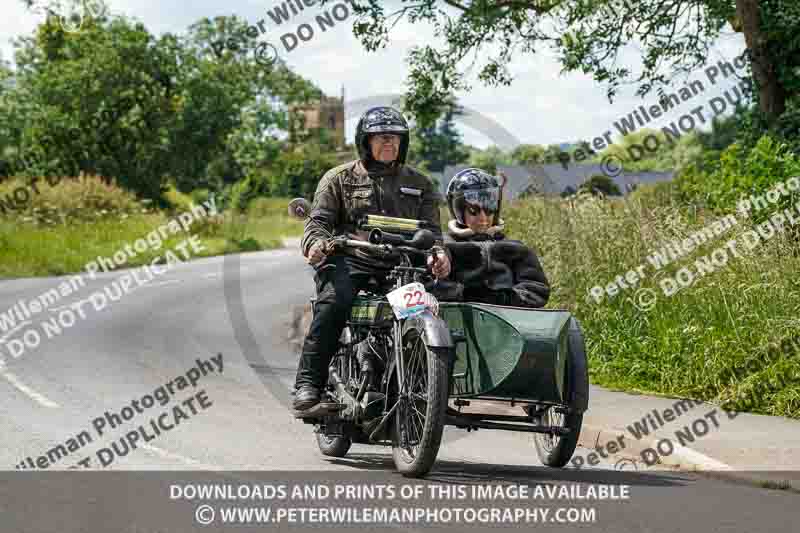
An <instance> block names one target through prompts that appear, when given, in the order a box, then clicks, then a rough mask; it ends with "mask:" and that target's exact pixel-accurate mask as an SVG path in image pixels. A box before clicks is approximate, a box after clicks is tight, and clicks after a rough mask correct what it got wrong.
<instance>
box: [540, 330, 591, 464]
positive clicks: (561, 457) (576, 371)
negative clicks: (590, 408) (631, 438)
mask: <svg viewBox="0 0 800 533" xmlns="http://www.w3.org/2000/svg"><path fill="white" fill-rule="evenodd" d="M567 397H568V398H569V404H568V410H567V412H566V413H560V412H557V411H556V409H557V408H556V407H552V406H551V407H548V408H547V410H546V411H545V412H544V413H543V414H542V415H541V416H540V417H539V418H538V419H537V423H539V424H541V425H544V426H557V427H564V428H570V432H569V433H567V434H566V435H561V436H559V435H549V434H545V433H534V437H533V442H534V444H535V445H536V452H537V453H538V455H539V460H540V461H541V462H542V464H544V465H546V466H550V467H553V468H562V467H563V466H564V465H566V464H567V463H568V462H569V460H570V459H571V458H572V454H574V453H575V448H576V446H577V445H578V439H579V438H580V435H581V426H582V425H583V410H584V409H585V406H586V405H587V404H588V398H589V372H588V363H587V361H586V347H585V344H584V341H583V333H582V332H581V327H580V324H578V321H577V320H575V319H574V318H572V319H570V324H569V330H568V331H567Z"/></svg>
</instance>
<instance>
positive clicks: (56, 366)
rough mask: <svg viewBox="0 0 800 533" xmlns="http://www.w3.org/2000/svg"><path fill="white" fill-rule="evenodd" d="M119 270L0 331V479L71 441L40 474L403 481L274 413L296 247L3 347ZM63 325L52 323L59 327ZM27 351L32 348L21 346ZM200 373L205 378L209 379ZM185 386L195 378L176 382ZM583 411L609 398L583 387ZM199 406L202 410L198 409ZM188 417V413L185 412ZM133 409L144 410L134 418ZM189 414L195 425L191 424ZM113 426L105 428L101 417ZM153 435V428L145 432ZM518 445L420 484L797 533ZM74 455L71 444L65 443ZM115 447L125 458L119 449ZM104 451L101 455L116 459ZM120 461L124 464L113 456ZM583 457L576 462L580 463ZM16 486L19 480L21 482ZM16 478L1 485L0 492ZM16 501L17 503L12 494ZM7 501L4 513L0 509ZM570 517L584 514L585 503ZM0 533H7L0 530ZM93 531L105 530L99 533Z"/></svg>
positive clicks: (28, 295) (752, 506) (775, 510)
mask: <svg viewBox="0 0 800 533" xmlns="http://www.w3.org/2000/svg"><path fill="white" fill-rule="evenodd" d="M122 275H124V272H115V273H108V274H102V275H100V276H99V277H98V278H97V279H95V280H87V283H86V286H85V287H83V288H82V289H81V290H80V291H79V292H76V293H73V294H70V295H68V296H66V297H64V298H63V299H60V300H59V301H58V302H57V305H55V306H53V307H51V308H49V309H47V310H46V311H44V312H42V313H40V314H38V315H35V316H33V317H32V318H31V324H26V325H24V326H22V327H21V328H19V329H17V330H16V331H14V332H11V333H9V332H8V331H6V332H3V331H2V330H0V354H3V356H4V359H5V364H4V365H0V434H2V435H3V440H4V442H3V446H2V447H0V465H2V468H3V469H6V470H10V471H15V470H16V468H15V467H16V466H17V465H19V464H20V463H21V462H22V461H24V460H25V459H26V458H28V457H31V459H32V461H34V462H35V461H36V460H37V458H38V457H40V456H43V455H45V456H46V454H47V452H48V450H51V449H52V448H53V447H54V446H56V445H57V444H59V443H63V444H64V446H65V447H67V446H68V444H67V443H68V442H69V439H72V438H75V439H78V435H80V434H81V432H84V433H85V434H89V435H90V436H91V437H92V442H90V443H85V442H84V443H83V444H84V445H82V446H80V447H79V449H74V450H72V451H69V452H68V453H67V454H66V455H65V456H63V457H60V458H57V460H56V461H54V463H55V464H52V465H49V467H48V471H50V470H57V469H65V468H68V467H70V466H75V465H78V463H79V461H82V460H85V459H86V458H90V466H91V467H93V468H95V469H98V470H159V471H165V470H166V471H179V470H180V471H189V470H191V471H194V470H206V471H207V470H215V471H220V473H219V475H220V476H222V475H224V474H223V472H225V471H254V470H258V471H303V472H313V473H319V474H318V475H319V476H327V475H329V474H322V473H321V472H323V471H324V472H329V473H330V475H336V474H334V472H339V473H342V475H352V474H354V473H356V474H358V473H363V474H364V475H369V476H372V478H374V476H376V475H378V476H380V477H382V478H385V479H386V480H387V482H388V481H392V482H400V481H402V478H400V477H399V476H398V475H397V474H396V473H394V472H393V465H392V461H391V453H390V451H389V450H388V449H383V448H375V447H368V446H360V445H354V446H353V448H352V449H351V451H350V453H349V454H348V456H347V457H346V458H344V459H338V460H331V459H328V458H323V457H322V456H321V455H320V454H319V452H318V450H317V447H316V442H315V440H314V438H313V434H312V431H311V426H308V425H305V424H302V423H301V422H299V421H296V420H295V419H293V418H292V417H291V416H290V414H289V413H288V412H287V410H286V405H287V403H288V401H289V395H288V393H289V387H290V386H291V384H292V382H293V380H294V373H295V369H296V364H297V360H296V356H295V355H294V353H293V352H292V351H291V349H290V348H289V346H288V345H287V342H286V336H287V330H288V328H289V322H290V320H291V310H292V308H293V307H294V306H297V305H301V304H303V303H304V302H305V301H307V298H308V297H309V296H310V294H311V293H312V290H313V283H312V279H311V271H310V268H309V267H307V266H305V264H304V262H303V261H302V260H301V258H300V257H299V254H298V253H297V251H296V250H294V249H286V250H278V251H274V252H263V253H254V254H245V255H240V256H228V257H227V258H211V259H203V260H198V261H194V262H192V263H187V264H183V265H179V266H177V267H176V268H175V269H174V270H172V271H170V272H168V273H166V274H164V275H163V276H160V277H158V278H157V279H155V280H153V281H151V282H150V283H149V284H146V285H144V286H142V287H138V288H136V289H135V290H134V291H133V292H131V293H130V294H128V295H124V296H123V297H122V298H120V299H119V300H118V301H116V302H112V303H110V304H109V305H108V307H106V308H105V309H102V310H100V311H95V310H94V309H93V308H92V306H91V304H85V305H84V306H83V309H84V310H85V316H86V318H85V319H79V320H77V321H76V322H75V324H74V325H73V326H72V327H69V328H63V331H62V332H61V334H59V335H53V338H50V339H47V338H46V336H44V335H43V337H44V338H43V339H42V340H41V342H40V344H39V345H38V346H37V347H36V348H35V349H26V350H25V352H24V353H22V354H21V355H20V356H19V357H18V358H14V357H13V356H12V355H11V354H10V353H9V343H10V341H11V340H12V339H19V338H21V336H22V335H24V333H25V331H27V330H29V329H30V328H37V327H38V330H39V331H40V332H41V331H43V330H42V329H41V327H40V326H39V325H40V323H41V322H42V321H43V320H50V319H53V318H58V316H59V313H60V312H63V311H64V310H65V309H67V308H68V306H69V305H70V304H72V303H75V302H78V301H80V300H82V299H85V298H87V297H88V295H89V294H90V293H91V292H93V291H96V290H99V289H101V288H102V287H104V286H107V285H108V284H109V283H111V282H112V281H113V280H115V279H118V278H120V277H121V276H122ZM62 281H63V279H60V278H48V279H24V280H6V281H3V282H2V284H0V313H2V312H5V311H6V310H7V309H9V308H11V307H12V306H13V305H14V304H15V303H16V302H17V301H18V300H19V299H20V298H22V299H24V300H26V301H28V300H30V299H33V298H37V297H38V296H39V295H40V294H42V293H43V292H45V291H47V290H48V289H51V288H54V287H57V286H58V285H59V284H60V283H61V282H62ZM62 318H63V316H62ZM29 340H30V339H29ZM217 354H222V362H223V363H222V364H223V368H222V371H221V372H219V371H216V370H215V371H211V370H208V375H202V374H200V373H199V370H196V371H194V372H197V374H198V376H196V377H197V380H196V387H195V388H193V387H191V386H189V387H188V388H186V389H182V390H178V388H179V386H180V384H179V383H178V380H176V378H177V377H178V376H186V375H187V373H189V372H190V371H192V369H193V368H196V367H197V363H196V360H197V359H201V360H205V361H210V360H211V358H213V357H215V356H217ZM209 368H210V367H209ZM188 375H191V374H188ZM168 382H169V383H171V384H173V387H174V390H173V392H174V397H175V399H176V400H179V401H182V400H184V399H186V398H189V397H190V396H192V395H197V394H198V393H200V391H204V393H203V394H202V396H203V398H204V399H203V400H201V399H199V397H197V396H196V400H195V401H194V403H193V409H190V407H189V406H186V407H185V408H184V409H183V410H184V411H185V413H184V414H185V415H186V416H185V417H183V419H182V420H173V417H174V418H177V417H176V416H175V415H174V412H172V411H170V409H171V408H172V406H173V405H174V402H172V403H169V404H168V405H166V406H165V407H161V406H159V405H158V404H156V405H155V406H153V407H151V408H149V409H144V408H143V407H142V410H143V411H144V414H137V415H135V417H134V418H133V419H132V420H131V421H130V422H129V423H125V424H123V425H122V426H120V427H117V428H115V429H110V428H108V427H106V428H105V429H106V431H105V433H104V434H103V436H98V432H97V430H96V429H95V427H94V426H93V421H94V420H95V419H96V418H98V417H101V418H103V417H104V414H105V412H106V411H108V412H110V413H111V412H113V413H121V411H122V408H123V407H125V406H131V405H132V404H131V402H132V400H140V399H142V398H143V397H144V396H146V395H150V394H153V393H154V391H155V390H156V389H158V388H159V387H161V386H162V385H165V384H167V383H168ZM591 394H592V396H593V397H600V396H598V395H603V394H613V393H609V392H606V391H601V390H599V389H593V390H592V392H591ZM200 404H202V405H200ZM183 405H186V404H183ZM140 407H141V405H140ZM194 411H196V412H194ZM161 412H169V417H170V418H169V420H172V422H173V423H174V424H176V425H174V427H173V428H172V429H170V430H169V431H164V432H163V433H161V434H160V435H157V436H155V437H154V438H153V439H152V440H150V441H149V442H147V443H142V442H139V443H138V444H139V445H138V446H137V447H136V449H134V450H130V451H129V452H128V453H127V454H124V456H122V455H123V453H118V454H117V455H115V456H114V457H113V460H112V461H111V463H110V464H109V465H108V466H107V467H106V468H103V467H102V466H101V465H100V464H98V463H99V458H98V456H97V450H98V449H100V448H104V447H105V448H110V445H111V443H112V442H114V441H115V440H117V441H118V439H119V438H120V437H123V435H125V433H127V432H128V431H131V430H133V429H135V427H136V426H138V425H139V424H144V423H145V421H146V420H148V419H151V418H152V417H153V416H154V415H155V414H158V413H161ZM112 418H113V417H112ZM150 432H151V433H152V430H151V431H150ZM530 438H531V437H530V436H529V435H525V434H515V433H507V432H492V431H488V430H481V431H479V432H473V433H470V434H465V433H464V432H463V431H461V430H457V429H454V428H448V429H447V430H446V434H445V439H444V442H443V445H442V448H441V451H440V454H439V460H438V462H437V464H436V466H435V468H434V470H433V472H432V474H431V475H430V477H429V482H434V483H436V482H441V483H449V484H454V483H456V484H461V483H463V484H471V483H492V482H503V483H529V484H535V483H542V484H548V485H556V486H559V485H573V484H579V485H581V486H584V487H586V486H589V485H591V484H617V485H628V486H630V499H629V500H626V501H621V502H620V501H616V502H602V505H600V506H598V516H597V518H596V520H595V522H594V524H592V525H591V526H589V525H588V524H583V525H581V526H580V527H578V526H567V525H564V524H559V525H558V527H557V528H556V530H558V531H563V530H565V528H566V530H570V528H572V527H575V528H576V529H585V528H587V527H591V528H592V530H598V531H614V532H615V533H622V532H628V531H630V532H634V531H636V532H640V531H653V532H673V531H701V530H709V531H743V532H744V531H747V532H752V531H760V532H764V531H781V532H786V531H791V530H794V529H795V528H796V518H797V516H798V514H797V507H796V505H797V495H796V494H794V493H789V492H784V491H776V490H766V489H760V488H756V487H749V486H744V485H736V484H729V483H726V482H723V481H717V480H712V479H706V478H703V477H698V476H696V475H693V474H688V473H676V472H671V471H648V472H647V473H641V472H631V471H627V470H625V471H618V470H615V465H614V464H612V463H608V462H604V463H601V464H600V465H598V466H596V467H584V468H582V469H580V470H576V469H574V468H567V469H564V470H553V469H549V468H546V467H543V466H541V465H540V463H539V462H538V459H537V458H536V453H535V450H534V448H533V445H532V442H531V440H530ZM73 444H74V441H73ZM117 445H118V446H120V447H121V444H119V443H118V444H117ZM112 450H113V449H112ZM123 451H124V450H123ZM586 451H587V450H585V449H579V450H578V452H577V453H580V454H585V453H586ZM17 472H18V470H17ZM15 475H18V474H9V473H6V474H5V475H3V478H2V479H3V480H4V482H3V483H0V513H9V512H11V514H12V515H14V507H13V506H8V505H7V506H5V508H4V505H3V500H4V497H3V494H4V493H5V494H8V493H9V487H10V485H9V483H10V482H11V480H13V479H14V476H15ZM12 492H13V491H12ZM6 503H8V502H6ZM581 505H585V502H584V503H582V504H581ZM0 530H4V531H5V529H4V528H2V527H0ZM97 531H105V529H103V528H102V527H100V528H98V529H97Z"/></svg>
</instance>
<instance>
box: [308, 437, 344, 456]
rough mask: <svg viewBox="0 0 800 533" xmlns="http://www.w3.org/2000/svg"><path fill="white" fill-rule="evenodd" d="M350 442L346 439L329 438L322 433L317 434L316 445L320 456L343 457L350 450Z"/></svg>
mask: <svg viewBox="0 0 800 533" xmlns="http://www.w3.org/2000/svg"><path fill="white" fill-rule="evenodd" d="M351 444H352V441H351V440H350V439H348V438H347V437H329V436H328V435H325V434H323V433H317V445H318V446H319V451H321V452H322V455H327V456H328V457H344V456H345V455H347V452H348V451H349V450H350V445H351Z"/></svg>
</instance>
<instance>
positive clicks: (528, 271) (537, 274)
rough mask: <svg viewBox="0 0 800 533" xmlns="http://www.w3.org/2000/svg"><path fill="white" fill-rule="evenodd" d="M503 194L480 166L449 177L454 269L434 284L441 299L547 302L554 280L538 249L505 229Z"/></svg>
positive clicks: (511, 303)
mask: <svg viewBox="0 0 800 533" xmlns="http://www.w3.org/2000/svg"><path fill="white" fill-rule="evenodd" d="M503 181H505V180H503ZM503 185H505V183H503ZM501 196H502V185H501V184H500V180H499V179H498V178H497V177H495V176H492V175H490V174H488V173H487V172H484V171H483V170H480V169H477V168H468V169H465V170H462V171H461V172H459V173H458V174H456V175H455V176H453V179H451V180H450V184H449V185H448V187H447V204H448V206H449V208H450V215H451V217H452V220H451V221H450V222H449V224H448V231H447V232H446V233H445V235H444V243H445V246H446V247H447V249H448V250H449V251H450V253H451V254H452V256H451V257H452V271H451V272H450V275H449V277H448V278H447V279H443V280H440V281H439V283H438V284H437V286H436V287H434V288H433V289H432V292H433V294H434V295H436V296H438V297H439V298H440V299H441V300H444V301H463V302H479V303H489V304H496V305H509V306H515V307H543V306H544V305H545V304H546V303H547V300H548V298H549V297H550V285H549V283H548V282H547V278H546V277H545V275H544V271H543V270H542V266H541V264H540V263H539V259H538V258H537V257H536V253H535V252H534V251H533V250H532V249H531V248H529V247H528V246H526V245H525V244H523V243H522V242H520V241H515V240H507V239H506V238H505V236H504V235H503V227H504V223H503V220H502V219H501V218H500V207H501V201H502V197H501Z"/></svg>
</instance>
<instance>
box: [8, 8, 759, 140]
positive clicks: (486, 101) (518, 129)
mask: <svg viewBox="0 0 800 533" xmlns="http://www.w3.org/2000/svg"><path fill="white" fill-rule="evenodd" d="M0 2H1V3H2V5H3V17H2V18H0V57H1V58H2V59H4V60H6V61H11V60H12V58H13V46H12V45H11V42H10V41H11V39H13V38H15V37H19V36H23V35H29V34H30V33H31V32H32V31H33V30H34V28H35V27H36V25H37V24H38V23H39V22H41V21H42V20H43V18H44V16H43V15H40V14H35V13H31V12H30V11H28V10H27V9H26V8H25V6H24V4H23V2H22V1H21V0H0ZM339 3H341V4H342V6H341V7H339V8H336V9H337V11H336V13H332V15H334V14H335V15H338V16H339V17H340V18H342V19H343V20H342V21H341V22H337V21H336V20H335V19H333V20H334V22H335V26H333V27H330V28H327V29H326V31H324V32H323V31H321V30H320V29H319V25H318V24H317V23H316V22H315V17H316V16H317V15H319V14H320V13H322V12H323V11H322V9H321V8H320V7H319V6H313V7H307V8H306V9H305V10H303V11H301V12H299V13H298V15H296V16H292V18H291V20H289V21H287V22H283V23H282V24H280V25H278V24H276V23H275V22H274V21H273V20H272V19H271V18H270V17H269V16H268V15H267V12H268V10H270V11H271V10H273V9H275V8H276V7H281V6H283V4H284V2H283V1H276V0H226V1H224V2H219V1H218V0H109V1H107V4H108V5H109V8H110V11H111V13H112V14H124V15H126V16H129V17H133V18H135V19H137V20H139V21H141V22H143V23H144V24H145V26H146V27H147V28H148V29H149V31H150V32H151V33H154V34H157V35H158V34H162V33H165V32H172V33H182V32H184V31H185V30H186V28H187V27H188V26H190V25H191V24H192V23H194V22H196V21H198V20H200V19H202V18H203V17H208V18H213V17H215V16H227V15H236V16H238V17H240V18H242V19H244V20H246V21H248V22H250V23H251V24H253V25H256V24H258V22H259V21H261V20H262V19H263V20H264V23H263V27H264V28H265V30H266V31H265V33H264V34H263V35H262V36H261V37H260V40H262V41H268V42H270V43H272V44H274V45H275V46H276V48H277V49H278V53H279V55H280V57H281V59H283V60H284V61H286V63H287V64H288V65H289V67H290V68H291V69H292V70H293V71H295V72H297V73H298V74H300V75H302V76H303V77H305V78H307V79H310V80H311V81H313V82H314V83H315V84H316V85H317V86H319V87H320V88H321V89H322V90H323V91H324V92H325V93H326V94H328V95H330V96H339V95H340V94H341V90H342V87H344V88H345V91H346V101H345V106H346V110H347V102H352V101H357V100H359V99H365V98H369V97H372V96H375V95H381V94H396V93H402V92H404V90H405V78H406V76H407V74H408V68H407V66H406V64H405V57H406V54H407V52H408V50H409V49H410V48H411V47H412V46H414V45H425V44H434V43H436V40H435V38H434V34H433V30H432V28H431V27H429V26H428V25H426V24H422V23H416V24H410V23H408V22H407V21H403V22H401V23H400V24H398V25H397V26H395V28H394V30H393V31H392V32H391V33H390V39H391V42H390V45H389V47H387V48H385V49H382V50H379V51H376V52H367V51H366V50H365V49H364V48H363V46H362V44H361V42H360V41H359V40H358V39H356V37H354V36H353V33H352V24H353V22H354V21H355V20H356V18H355V16H352V15H351V16H349V17H347V18H346V15H345V13H347V12H349V9H347V4H346V2H339ZM397 3H398V1H397V0H388V1H387V4H397ZM336 5H337V3H336V2H334V3H332V4H329V5H328V4H326V6H325V8H324V9H325V10H326V11H331V10H332V9H333V8H334V7H335V6H336ZM288 13H291V11H289V12H288ZM303 23H308V24H309V25H311V26H312V28H313V29H314V30H315V33H314V35H313V37H311V38H310V39H309V40H308V41H305V42H302V41H300V42H299V44H298V46H297V47H296V48H294V49H293V50H290V51H287V50H286V47H285V46H284V45H283V44H282V40H281V38H282V37H283V36H284V35H286V34H288V33H294V32H296V31H297V28H298V26H299V25H301V24H303ZM289 40H290V38H288V37H285V38H284V41H289ZM743 50H744V38H743V37H742V35H741V34H734V33H733V32H729V33H728V34H727V35H724V36H723V37H722V38H720V40H719V42H718V43H717V45H716V46H715V49H714V51H713V53H712V54H711V57H710V58H709V59H710V61H711V62H712V63H716V62H717V61H720V60H725V59H727V60H732V59H733V58H734V57H735V56H737V55H739V54H741V53H742V51H743ZM636 56H637V51H636V50H635V49H633V48H631V49H628V50H626V51H625V54H624V56H623V58H624V59H628V60H630V61H631V62H635V61H636ZM632 66H633V65H632ZM510 70H511V72H512V74H513V76H514V82H513V83H512V84H511V85H510V86H507V87H506V86H500V87H487V86H484V85H483V84H482V83H481V82H480V81H478V80H477V79H471V80H470V81H471V84H472V88H471V90H470V91H468V92H465V93H459V94H458V95H457V96H458V101H459V103H460V104H461V105H463V106H465V107H466V108H468V109H470V110H471V111H472V112H474V113H476V114H478V115H479V116H481V117H485V118H486V119H488V120H491V121H494V122H495V123H497V124H498V125H500V126H501V127H502V128H504V129H505V130H507V131H508V132H509V133H510V135H511V136H512V138H513V139H514V140H515V141H516V142H521V143H531V144H559V143H566V142H573V141H576V140H578V139H586V140H588V141H590V142H591V141H592V139H594V138H595V137H597V136H600V135H603V133H604V132H606V131H608V130H612V131H613V136H612V139H614V142H618V141H619V139H620V136H619V135H618V134H617V132H616V129H615V128H614V127H613V123H614V122H615V121H618V120H619V119H620V117H622V116H627V115H628V114H629V113H631V112H632V111H633V110H634V109H637V108H638V106H639V105H645V106H646V107H649V106H650V105H651V104H654V103H656V102H657V97H656V96H655V94H651V95H650V96H648V97H645V99H644V100H643V99H642V98H640V97H638V96H635V94H634V93H635V87H625V88H624V89H623V90H622V91H621V93H620V94H619V95H618V97H617V98H616V99H615V100H614V102H613V103H609V101H608V99H607V98H606V96H605V87H604V86H602V85H600V84H598V83H596V82H594V81H593V80H592V78H591V76H588V75H584V74H566V75H565V74H561V73H560V70H561V67H560V65H559V63H558V61H557V60H556V59H555V56H554V54H553V53H552V52H551V51H550V50H547V49H542V50H541V52H537V54H535V55H531V54H524V55H523V54H520V55H519V56H518V57H515V58H514V59H513V60H512V63H511V65H510ZM692 79H700V80H702V81H703V82H704V83H705V84H706V85H707V86H708V90H707V91H705V92H704V93H702V94H701V95H699V96H697V97H696V98H694V99H692V101H691V104H692V105H690V104H689V103H688V102H687V103H686V104H685V105H683V106H682V107H680V108H678V109H675V110H673V111H672V113H671V114H665V115H664V116H663V117H661V118H660V119H657V120H654V121H653V122H652V123H650V124H648V125H647V126H648V127H661V126H665V125H667V124H669V123H670V122H671V121H674V120H677V119H678V118H680V116H681V115H682V114H684V113H688V112H689V111H690V109H691V108H692V107H695V106H697V105H701V104H703V105H705V104H707V103H708V102H709V101H710V100H711V99H712V98H713V97H714V96H718V95H721V94H722V92H723V90H725V89H727V88H729V87H731V86H733V85H735V84H736V83H737V80H736V79H735V78H734V77H730V78H728V79H723V80H721V81H720V82H719V83H717V84H716V85H713V86H711V85H710V84H709V83H707V82H708V77H707V75H706V74H705V73H704V72H702V71H700V72H698V73H696V75H693V76H692ZM681 86H682V84H681V83H678V84H677V85H676V86H675V87H676V90H677V88H679V87H681ZM356 121H357V117H355V118H350V119H349V120H348V122H347V137H348V141H352V137H353V135H354V129H355V123H356ZM458 127H459V130H460V131H461V132H462V133H463V135H464V141H465V142H466V143H468V144H471V145H473V146H477V147H480V148H485V147H486V146H489V145H491V144H494V143H493V141H492V140H491V138H490V137H489V136H488V135H487V134H486V132H485V130H483V128H479V130H482V131H478V130H476V129H474V128H471V127H468V126H465V125H463V124H459V125H458Z"/></svg>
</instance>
